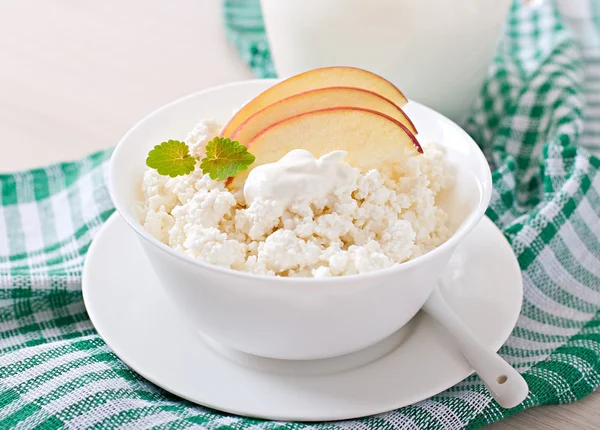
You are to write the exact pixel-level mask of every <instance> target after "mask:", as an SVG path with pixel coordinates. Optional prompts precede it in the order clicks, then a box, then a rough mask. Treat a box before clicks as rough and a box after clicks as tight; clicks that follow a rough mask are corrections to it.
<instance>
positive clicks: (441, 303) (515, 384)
mask: <svg viewBox="0 0 600 430" xmlns="http://www.w3.org/2000/svg"><path fill="white" fill-rule="evenodd" d="M423 310H424V311H425V312H427V313H428V314H429V315H431V316H432V317H433V318H434V319H435V320H436V321H437V322H438V323H440V324H441V325H443V326H444V327H445V328H446V330H448V331H449V332H450V334H451V335H452V336H453V337H454V339H455V340H456V342H457V344H458V347H459V349H460V351H461V353H462V354H463V356H464V357H465V358H466V359H467V361H468V362H469V364H470V365H471V366H472V367H473V369H474V370H475V372H477V374H478V375H479V377H480V378H481V379H482V380H483V382H484V383H485V385H486V386H487V388H488V390H489V391H490V393H491V395H492V397H493V398H494V399H495V400H496V401H497V402H498V404H500V406H502V407H503V408H507V409H509V408H514V407H515V406H517V405H518V404H520V403H521V402H522V401H523V400H525V398H526V397H527V394H528V393H529V387H528V386H527V382H525V380H524V379H523V377H522V376H521V375H520V374H519V372H517V371H516V370H515V369H514V368H513V367H512V366H511V365H510V364H508V363H507V362H506V361H504V360H503V359H502V357H500V356H499V355H498V354H496V353H495V352H494V351H492V350H491V349H489V348H488V347H487V346H485V345H484V344H483V342H481V340H479V338H478V337H477V336H476V335H475V334H474V333H473V332H472V331H471V330H470V329H469V328H468V327H467V326H466V325H465V323H463V322H462V320H461V319H460V318H459V317H458V316H456V314H455V313H454V312H453V311H452V309H450V307H449V306H448V304H447V303H446V300H444V297H443V296H442V294H441V292H440V290H439V287H436V288H435V289H434V290H433V293H431V296H430V297H429V299H428V300H427V302H426V303H425V306H424V307H423Z"/></svg>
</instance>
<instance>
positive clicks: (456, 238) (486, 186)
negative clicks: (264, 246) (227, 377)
mask: <svg viewBox="0 0 600 430" xmlns="http://www.w3.org/2000/svg"><path fill="white" fill-rule="evenodd" d="M279 81H280V79H248V80H243V81H236V82H230V83H225V84H222V85H217V86H212V87H209V88H206V89H203V90H200V91H196V92H194V93H191V94H188V95H186V96H183V97H180V98H177V99H175V100H173V101H171V102H169V103H167V104H165V105H163V106H161V107H159V108H157V109H155V110H153V111H152V112H150V113H148V114H147V115H145V116H144V117H143V118H142V119H140V120H139V121H138V122H137V123H136V124H135V125H134V126H133V127H131V128H130V129H129V130H128V131H127V133H125V135H124V136H123V137H122V138H121V140H120V141H119V143H118V144H117V146H116V147H115V149H114V151H113V153H112V155H111V158H110V163H109V175H108V178H109V181H108V182H109V184H108V188H109V193H110V197H111V199H112V201H113V204H114V206H115V208H116V210H117V211H118V212H119V214H120V216H121V217H123V219H124V220H125V221H126V222H127V224H129V226H130V227H131V228H132V229H133V230H134V231H135V232H136V233H137V234H138V235H139V237H141V238H142V239H144V240H145V241H146V242H147V243H148V244H150V245H151V246H153V247H155V248H157V249H158V250H160V251H162V252H165V253H167V254H169V255H170V256H172V257H174V258H176V259H178V260H180V261H181V262H184V263H186V264H189V265H192V266H194V267H197V268H201V269H206V270H210V271H213V272H217V273H218V274H223V275H226V276H233V277H237V278H240V279H247V280H248V279H250V280H262V281H265V282H276V283H278V284H281V283H285V284H314V283H316V282H319V283H328V284H335V283H344V282H347V281H353V280H357V279H360V280H365V281H367V280H369V279H373V278H380V277H386V276H388V275H393V274H400V273H402V272H404V271H407V270H409V269H410V268H412V267H413V266H418V265H424V264H427V262H429V261H430V260H433V259H434V258H435V257H436V256H437V255H438V254H442V253H444V252H448V251H450V252H453V247H455V246H456V245H458V244H459V243H460V242H461V241H462V240H463V239H464V238H465V237H466V236H467V234H468V233H470V232H471V231H472V230H473V228H475V226H476V225H477V224H478V223H479V221H480V220H481V219H482V218H483V216H484V215H485V211H486V210H487V207H488V205H489V202H490V200H491V195H492V174H491V170H490V166H489V164H488V162H487V160H486V158H485V155H484V154H483V152H482V151H481V148H480V147H479V145H477V143H476V142H475V141H474V140H473V138H471V136H470V135H469V134H468V133H467V132H466V131H465V130H463V129H462V127H460V126H459V125H458V124H456V123H455V122H454V121H452V120H450V119H449V118H447V117H446V116H444V115H443V114H441V113H439V112H437V111H435V110H434V109H432V108H430V107H428V106H425V105H423V104H421V103H418V102H415V101H413V100H410V103H413V104H415V105H419V106H420V107H421V108H424V109H425V110H426V111H427V112H428V114H434V115H436V116H440V117H441V118H443V119H444V120H445V121H447V122H448V123H450V125H451V126H452V127H454V128H457V129H458V130H459V132H460V133H461V134H463V135H464V138H465V140H466V141H467V142H468V144H469V145H470V146H472V147H473V148H474V153H475V156H476V158H477V160H478V162H479V164H480V165H481V166H482V167H483V169H484V174H485V176H486V181H485V182H482V181H478V183H479V184H480V185H481V198H480V199H479V203H478V205H477V207H476V209H475V210H474V211H472V212H471V213H469V214H468V215H467V217H466V218H465V219H464V221H463V222H462V224H461V225H460V226H459V228H458V229H457V230H456V231H454V232H453V233H452V235H451V236H450V237H449V238H448V239H447V240H446V241H445V242H444V243H442V244H441V245H440V246H438V247H436V248H435V249H433V250H431V251H429V252H427V253H425V254H423V255H420V256H418V257H415V258H414V259H411V260H408V261H405V262H403V263H399V264H397V265H394V266H391V267H388V268H385V269H380V270H374V271H372V272H367V273H358V274H353V275H343V276H331V277H323V278H315V277H312V276H311V277H308V276H303V277H291V276H272V275H260V274H255V273H251V272H243V271H240V270H235V269H228V268H225V267H221V266H217V265H213V264H210V263H207V262H205V261H203V260H200V259H195V258H192V257H190V256H188V255H185V254H184V253H182V252H180V251H177V250H175V249H173V248H171V247H169V246H168V245H166V244H164V243H162V242H161V241H159V240H158V239H156V238H155V237H154V236H152V235H151V234H150V233H149V232H148V231H146V229H145V228H144V227H143V225H142V224H141V223H140V222H139V220H137V219H136V217H135V215H134V214H133V213H132V211H131V210H129V209H127V204H126V203H125V202H123V201H122V199H121V197H120V193H119V191H118V189H119V187H118V185H117V182H118V181H116V178H115V176H116V173H115V172H116V171H117V170H118V169H117V167H116V166H117V163H118V162H119V158H120V157H119V155H120V154H121V152H122V151H123V148H124V147H125V146H126V145H127V141H128V140H129V137H130V136H131V135H132V134H134V133H135V132H136V131H137V130H138V129H139V128H141V127H143V126H144V124H145V123H146V122H147V121H149V120H151V119H152V118H153V117H154V116H156V115H159V114H160V113H162V112H163V111H165V110H168V109H170V108H171V107H172V106H174V105H177V104H179V103H181V102H184V101H186V100H189V99H192V98H195V97H198V96H200V95H202V94H205V93H209V92H216V91H220V90H223V89H225V88H230V87H237V86H248V85H257V84H260V85H264V84H265V83H272V84H275V83H277V82H279Z"/></svg>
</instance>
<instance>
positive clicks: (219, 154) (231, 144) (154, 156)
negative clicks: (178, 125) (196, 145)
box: [146, 136, 255, 181]
mask: <svg viewBox="0 0 600 430" xmlns="http://www.w3.org/2000/svg"><path fill="white" fill-rule="evenodd" d="M254 160H255V157H254V155H252V154H251V153H249V152H248V148H246V147H245V146H244V145H241V144H240V143H239V142H237V141H235V140H233V141H232V140H231V139H228V138H226V137H218V136H217V137H215V138H213V139H212V140H211V141H210V142H208V143H207V144H206V157H204V158H203V159H202V160H200V168H201V169H202V172H203V173H205V174H208V175H209V176H210V178H211V179H213V180H215V179H218V180H221V181H222V180H225V179H227V178H229V177H232V176H235V175H237V174H238V173H239V172H241V171H242V170H246V169H248V166H250V165H251V164H252V163H253V162H254ZM196 161H197V160H196V158H194V157H193V156H192V155H190V148H189V147H188V146H187V145H186V144H185V143H184V142H180V141H178V140H169V141H167V142H162V143H161V144H160V145H156V146H155V147H154V148H153V149H152V150H151V151H150V152H149V153H148V158H146V165H147V166H148V167H150V168H152V169H156V170H157V171H158V173H159V174H160V175H164V176H170V177H171V178H174V177H176V176H181V175H188V174H190V173H191V172H192V171H193V170H194V168H195V167H196Z"/></svg>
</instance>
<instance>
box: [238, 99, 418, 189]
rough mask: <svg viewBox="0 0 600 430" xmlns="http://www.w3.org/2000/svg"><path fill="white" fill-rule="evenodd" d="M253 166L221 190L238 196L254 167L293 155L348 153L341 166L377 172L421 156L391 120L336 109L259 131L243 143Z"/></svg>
mask: <svg viewBox="0 0 600 430" xmlns="http://www.w3.org/2000/svg"><path fill="white" fill-rule="evenodd" d="M248 147H249V150H250V152H252V154H253V155H254V156H255V157H256V160H255V161H254V163H252V165H251V166H250V168H249V169H248V170H245V171H243V172H240V173H238V174H237V175H236V176H235V177H234V178H230V180H229V181H228V184H227V187H228V188H229V189H230V190H231V191H233V192H236V191H239V190H241V189H242V188H243V187H244V183H245V182H246V178H247V177H248V174H249V173H250V171H251V170H252V169H253V168H255V167H256V166H260V165H263V164H267V163H273V162H275V161H277V160H279V159H280V158H281V157H283V156H284V155H285V154H287V153H288V152H290V151H291V150H293V149H306V150H307V151H310V152H311V153H312V154H313V155H314V156H315V157H320V156H322V155H324V154H326V153H328V152H331V151H335V150H338V149H341V150H344V151H348V155H346V157H345V158H344V161H345V162H347V163H348V164H350V165H351V166H354V167H357V168H359V169H360V170H361V171H363V172H364V171H367V170H370V169H380V168H382V167H383V166H385V165H389V164H391V163H395V162H397V161H399V160H403V159H406V158H408V157H412V156H415V155H418V154H419V153H422V152H423V150H422V149H421V145H419V142H418V141H417V138H416V137H415V136H414V134H412V133H411V131H410V130H409V129H408V128H406V127H405V126H404V125H403V124H402V123H400V122H399V121H396V120H395V119H393V118H391V117H389V116H387V115H384V114H382V113H380V112H376V111H374V110H369V109H362V108H353V107H340V108H329V109H321V110H316V111H312V112H306V113H303V114H300V115H297V116H294V117H291V118H287V119H284V120H283V121H280V122H278V123H275V124H273V125H271V126H270V127H268V128H266V129H265V130H263V131H261V132H260V133H259V134H258V135H257V136H255V137H254V138H253V139H252V140H251V141H250V142H249V143H248Z"/></svg>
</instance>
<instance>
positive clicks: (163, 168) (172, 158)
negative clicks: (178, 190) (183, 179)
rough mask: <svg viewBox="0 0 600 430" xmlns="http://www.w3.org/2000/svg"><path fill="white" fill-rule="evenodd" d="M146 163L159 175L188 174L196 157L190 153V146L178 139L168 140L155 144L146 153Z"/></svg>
mask: <svg viewBox="0 0 600 430" xmlns="http://www.w3.org/2000/svg"><path fill="white" fill-rule="evenodd" d="M146 165H147V166H148V167H151V168H153V169H156V170H157V171H158V173H159V174H160V175H164V176H170V177H171V178H174V177H175V176H180V175H188V174H190V173H192V171H193V170H194V168H195V167H196V159H195V158H194V157H192V156H191V155H190V148H189V147H188V146H187V145H186V144H185V143H183V142H180V141H178V140H169V141H167V142H163V143H161V144H160V145H156V146H155V147H154V149H152V150H151V151H150V152H149V153H148V158H146Z"/></svg>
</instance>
